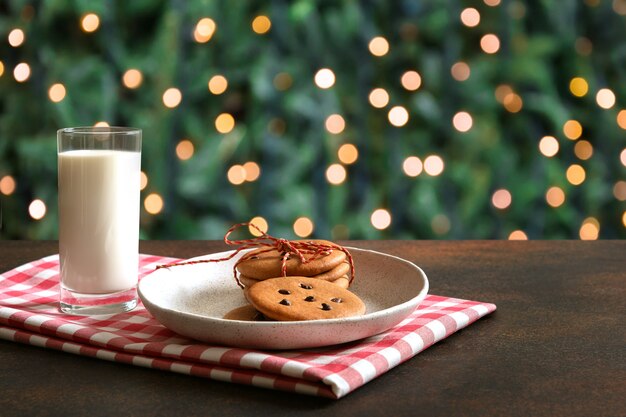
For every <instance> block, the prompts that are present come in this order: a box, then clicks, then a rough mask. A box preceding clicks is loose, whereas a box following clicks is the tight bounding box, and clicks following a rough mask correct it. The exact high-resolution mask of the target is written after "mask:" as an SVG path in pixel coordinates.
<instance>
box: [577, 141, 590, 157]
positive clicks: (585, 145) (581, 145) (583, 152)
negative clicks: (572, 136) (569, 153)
mask: <svg viewBox="0 0 626 417" xmlns="http://www.w3.org/2000/svg"><path fill="white" fill-rule="evenodd" d="M574 154H575V155H576V157H577V158H578V159H580V160H583V161H586V160H587V159H589V158H591V156H592V155H593V145H591V143H590V142H588V141H586V140H579V141H578V142H576V145H575V146H574Z"/></svg>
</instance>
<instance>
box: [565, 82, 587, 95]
mask: <svg viewBox="0 0 626 417" xmlns="http://www.w3.org/2000/svg"><path fill="white" fill-rule="evenodd" d="M569 91H570V92H571V93H572V94H573V95H574V96H576V97H584V96H585V95H586V94H587V92H588V91H589V84H587V80H585V79H584V78H582V77H574V78H572V80H571V81H570V82H569Z"/></svg>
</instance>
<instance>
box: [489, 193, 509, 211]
mask: <svg viewBox="0 0 626 417" xmlns="http://www.w3.org/2000/svg"><path fill="white" fill-rule="evenodd" d="M512 201H513V197H512V196H511V193H510V192H509V190H506V189H504V188H502V189H499V190H496V192H494V193H493V195H492V196H491V204H493V206H494V207H495V208H497V209H500V210H504V209H506V208H508V207H509V206H510V205H511V202H512Z"/></svg>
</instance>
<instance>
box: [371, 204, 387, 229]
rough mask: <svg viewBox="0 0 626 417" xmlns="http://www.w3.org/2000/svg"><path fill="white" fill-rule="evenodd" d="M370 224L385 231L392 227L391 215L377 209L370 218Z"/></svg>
mask: <svg viewBox="0 0 626 417" xmlns="http://www.w3.org/2000/svg"><path fill="white" fill-rule="evenodd" d="M370 222H371V223H372V226H374V227H375V228H376V229H378V230H384V229H386V228H388V227H389V225H391V213H389V211H387V210H385V209H382V208H380V209H376V210H374V212H373V213H372V215H371V216H370Z"/></svg>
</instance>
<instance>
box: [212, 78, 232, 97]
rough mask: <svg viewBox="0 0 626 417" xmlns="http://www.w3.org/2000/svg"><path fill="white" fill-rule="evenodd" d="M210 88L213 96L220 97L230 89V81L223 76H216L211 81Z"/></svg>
mask: <svg viewBox="0 0 626 417" xmlns="http://www.w3.org/2000/svg"><path fill="white" fill-rule="evenodd" d="M208 87H209V91H210V92H211V93H212V94H215V95H216V96H218V95H220V94H222V93H223V92H224V91H226V89H227V88H228V80H227V79H226V77H224V76H223V75H219V74H218V75H214V76H212V77H211V79H210V80H209V84H208Z"/></svg>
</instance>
